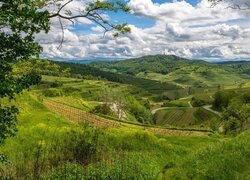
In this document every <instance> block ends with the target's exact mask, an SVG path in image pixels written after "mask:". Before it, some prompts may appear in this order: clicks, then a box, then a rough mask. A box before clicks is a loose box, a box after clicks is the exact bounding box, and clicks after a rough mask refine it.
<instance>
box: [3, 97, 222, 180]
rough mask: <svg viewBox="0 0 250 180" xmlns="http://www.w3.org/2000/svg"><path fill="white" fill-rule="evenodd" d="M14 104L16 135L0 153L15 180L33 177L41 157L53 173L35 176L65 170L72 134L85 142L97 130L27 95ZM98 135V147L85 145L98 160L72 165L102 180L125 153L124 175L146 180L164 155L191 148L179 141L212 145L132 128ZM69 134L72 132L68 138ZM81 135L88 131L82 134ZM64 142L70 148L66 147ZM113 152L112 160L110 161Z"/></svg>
mask: <svg viewBox="0 0 250 180" xmlns="http://www.w3.org/2000/svg"><path fill="white" fill-rule="evenodd" d="M17 105H18V106H20V108H21V112H20V115H19V117H18V119H19V120H18V129H19V131H18V133H17V135H16V136H15V137H13V138H9V139H8V140H7V141H6V143H5V144H4V145H3V146H1V147H0V151H1V152H2V153H4V154H6V155H7V156H8V158H9V160H10V161H11V163H12V164H10V165H9V166H10V168H12V171H14V172H15V173H16V175H18V177H19V178H21V177H30V176H32V175H34V174H33V173H34V172H33V170H34V169H33V168H34V167H35V165H37V166H39V167H40V166H41V165H42V162H43V161H42V159H43V158H42V157H43V156H44V158H45V159H44V161H45V162H46V163H48V167H51V166H53V169H54V170H55V171H56V172H53V173H52V172H51V169H46V168H44V169H40V170H39V173H40V175H44V176H45V175H46V176H47V175H49V176H53V175H55V174H57V173H59V171H60V168H61V167H64V163H67V162H69V159H68V158H70V157H71V156H72V154H70V153H71V150H70V149H68V148H73V147H74V143H73V142H74V141H76V142H77V140H76V139H75V138H76V137H75V138H73V137H72V138H73V139H74V141H70V139H68V138H70V137H71V136H75V135H77V136H78V134H79V136H81V134H82V133H83V135H84V136H86V138H90V137H89V136H91V137H92V138H94V136H92V134H93V135H94V134H95V132H96V130H95V129H96V128H87V129H86V128H83V127H81V126H78V125H74V124H71V123H69V122H68V121H66V120H65V119H63V118H62V117H60V116H58V115H56V114H54V113H52V112H51V111H49V110H48V109H47V108H46V107H44V106H43V105H42V104H40V103H39V102H37V101H35V100H33V99H32V98H31V97H30V96H29V95H28V94H26V93H25V94H24V95H23V96H21V97H20V98H18V99H17ZM99 131H100V133H98V136H99V138H98V145H96V143H97V142H96V140H93V139H91V138H90V139H89V142H88V143H90V144H89V146H90V147H92V146H93V147H96V148H98V155H96V156H98V157H99V156H100V157H101V159H102V160H101V159H100V160H97V161H96V159H92V160H90V165H89V166H88V165H87V166H86V165H84V166H82V165H80V164H78V163H77V162H76V163H77V166H80V167H82V168H84V169H86V168H87V169H88V168H90V169H92V170H91V171H93V173H94V174H95V176H98V175H99V174H98V173H99V171H101V172H102V173H101V174H102V176H103V177H104V176H105V173H104V169H105V171H106V173H111V172H112V173H114V176H113V177H117V176H116V175H117V174H118V175H119V174H120V173H121V172H119V162H122V161H123V160H122V158H124V157H123V156H124V154H125V160H126V163H124V162H123V163H124V164H123V165H124V168H125V169H127V170H126V171H127V172H125V176H126V177H130V176H131V175H133V174H134V176H135V177H139V176H140V175H142V174H146V175H147V177H150V178H151V179H154V178H155V177H157V176H158V174H159V172H161V169H162V168H163V167H164V165H165V164H166V163H167V162H168V161H170V159H169V155H171V161H173V160H177V159H178V158H180V156H181V155H182V153H180V152H185V153H188V152H189V151H190V150H191V148H190V146H189V145H188V144H185V143H184V144H182V142H188V141H189V142H190V143H193V144H195V145H198V144H200V143H201V144H203V143H204V142H205V141H207V142H214V141H217V140H216V139H213V138H209V137H189V138H188V137H183V139H182V138H180V137H178V139H179V140H178V143H177V140H176V139H173V138H172V137H169V136H161V137H157V136H155V135H153V134H151V133H149V132H147V131H144V130H140V129H131V128H129V127H120V128H109V129H106V130H99ZM71 132H72V133H73V132H74V133H73V134H72V133H71ZM84 132H88V133H87V134H86V133H84ZM201 139H202V140H201ZM80 140H81V139H79V141H80ZM65 143H66V144H67V143H73V144H71V145H67V146H66V144H65ZM83 143H84V142H83ZM85 143H86V142H85ZM56 144H57V145H56ZM63 144H65V145H63ZM181 144H182V145H181ZM54 146H56V147H57V148H59V149H60V148H62V149H61V150H58V151H54V150H53V151H51V150H52V149H54V148H55V147H54ZM51 148H52V149H51ZM79 148H80V147H79ZM40 149H41V150H42V151H41V153H42V155H41V156H42V157H40V158H39V162H38V164H36V161H35V159H36V157H37V153H38V152H39V150H40ZM64 151H68V154H66V156H65V157H64V155H63V154H62V153H63V152H64ZM99 153H100V154H99ZM113 154H117V156H114V157H113V158H112V155H113ZM59 157H62V158H63V157H64V158H66V159H65V160H63V159H62V160H61V161H62V162H60V163H59V164H54V165H52V164H50V163H52V162H57V161H56V158H59ZM97 159H98V158H97ZM135 159H137V160H138V162H137V165H138V167H140V168H139V169H136V171H135V170H132V169H131V167H134V166H132V165H131V163H132V162H133V161H134V160H135ZM111 162H112V163H111ZM115 162H117V163H118V164H116V163H115ZM12 165H14V166H12ZM9 166H7V167H5V168H6V169H5V170H7V171H9V170H10V169H8V168H9ZM70 166H71V165H70ZM101 167H102V168H104V169H102V168H101ZM40 168H41V167H40ZM98 168H101V169H99V170H98ZM152 168H153V169H152ZM14 172H13V173H14ZM51 173H52V174H51ZM59 174H60V173H59ZM57 175H58V174H57ZM92 175H93V174H92ZM146 175H145V176H146Z"/></svg>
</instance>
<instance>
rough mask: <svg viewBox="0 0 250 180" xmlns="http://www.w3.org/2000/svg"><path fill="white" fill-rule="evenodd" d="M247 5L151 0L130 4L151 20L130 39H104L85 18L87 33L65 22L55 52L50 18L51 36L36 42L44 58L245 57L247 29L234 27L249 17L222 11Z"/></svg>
mask: <svg viewBox="0 0 250 180" xmlns="http://www.w3.org/2000/svg"><path fill="white" fill-rule="evenodd" d="M245 1H246V0H245ZM245 1H244V0H240V1H234V0H228V1H227V2H226V3H221V4H219V5H217V6H216V7H214V8H211V4H209V3H208V1H207V0H201V1H200V3H198V4H197V5H196V6H192V5H191V4H189V3H188V2H186V1H173V2H165V3H161V4H159V3H155V2H153V1H152V0H129V1H128V4H129V6H130V7H131V13H132V14H133V15H134V16H140V17H147V18H151V19H153V20H154V22H155V24H154V25H153V26H152V27H147V28H141V27H138V26H136V24H134V25H132V24H131V25H130V27H131V30H132V33H131V34H126V35H122V36H121V37H118V38H114V37H113V36H112V32H111V33H107V34H106V35H105V36H104V37H103V33H102V29H101V28H100V27H98V26H96V25H94V24H92V23H91V22H88V21H87V20H86V19H80V20H78V21H79V22H80V23H81V24H80V25H82V26H90V28H89V30H90V31H88V32H87V33H86V32H85V31H82V32H76V31H74V30H75V27H73V26H72V24H71V23H70V22H66V21H65V22H63V24H64V29H65V30H64V43H63V46H62V48H61V49H58V48H57V47H58V45H59V44H60V41H61V38H62V34H61V28H60V26H59V24H58V22H57V20H56V19H52V22H51V26H52V28H51V31H50V33H49V34H47V35H45V34H39V35H38V36H37V37H36V39H37V41H38V42H39V43H40V44H42V46H43V47H44V52H43V54H42V56H43V57H45V58H53V59H55V58H56V59H58V58H66V59H88V58H98V57H99V58H130V57H138V56H143V55H149V54H162V53H164V54H174V55H177V56H181V57H188V58H222V59H223V58H224V59H233V58H249V55H250V45H249V42H250V26H249V25H244V26H243V25H242V23H238V22H239V20H242V19H246V18H247V17H248V16H249V13H247V12H245V11H244V12H242V11H238V10H234V9H230V8H225V7H228V6H229V5H232V3H235V2H238V3H244V2H245ZM79 3H80V4H81V5H83V4H84V3H83V1H76V2H75V4H71V8H73V9H77V7H80V4H79ZM85 3H86V1H85ZM229 3H231V4H229ZM105 16H106V18H110V17H109V16H108V15H105ZM232 21H233V22H234V23H232ZM244 23H245V24H250V21H249V20H245V21H244ZM78 26H79V24H78Z"/></svg>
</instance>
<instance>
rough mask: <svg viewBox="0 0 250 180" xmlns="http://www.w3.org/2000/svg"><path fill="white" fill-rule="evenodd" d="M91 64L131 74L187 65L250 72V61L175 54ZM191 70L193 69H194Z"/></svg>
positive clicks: (171, 69) (174, 68) (168, 69)
mask: <svg viewBox="0 0 250 180" xmlns="http://www.w3.org/2000/svg"><path fill="white" fill-rule="evenodd" d="M89 65H90V66H92V67H96V68H99V69H102V70H105V71H110V72H118V73H124V74H131V75H137V74H139V73H141V72H146V73H147V72H153V73H160V74H168V73H171V72H175V71H177V70H180V69H183V68H186V67H194V68H197V67H205V68H210V69H211V68H214V69H222V70H225V71H230V72H235V73H243V74H250V62H244V61H241V62H238V63H235V62H228V63H220V64H216V63H209V62H206V61H203V60H188V59H185V58H180V57H177V56H174V55H152V56H144V57H140V58H135V59H128V60H122V61H112V62H93V63H90V64H89ZM190 70H191V71H193V69H190Z"/></svg>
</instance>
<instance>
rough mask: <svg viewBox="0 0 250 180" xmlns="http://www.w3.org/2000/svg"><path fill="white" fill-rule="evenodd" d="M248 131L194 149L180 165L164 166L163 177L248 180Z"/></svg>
mask: <svg viewBox="0 0 250 180" xmlns="http://www.w3.org/2000/svg"><path fill="white" fill-rule="evenodd" d="M249 141H250V131H247V132H245V133H242V134H241V135H239V136H238V137H236V138H233V139H231V140H226V141H222V142H218V143H215V144H212V145H209V146H206V147H200V148H198V149H196V150H195V151H194V152H193V153H192V154H191V155H189V156H187V157H186V158H184V159H183V160H182V162H180V164H172V167H170V168H168V169H167V168H166V169H165V173H164V178H165V179H249V178H250V165H249V161H250V157H249V154H250V145H249Z"/></svg>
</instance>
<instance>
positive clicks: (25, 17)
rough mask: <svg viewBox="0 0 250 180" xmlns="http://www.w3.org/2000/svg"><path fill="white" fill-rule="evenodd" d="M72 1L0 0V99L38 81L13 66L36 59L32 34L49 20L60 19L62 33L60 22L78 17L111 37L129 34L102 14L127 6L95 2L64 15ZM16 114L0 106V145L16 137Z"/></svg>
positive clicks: (44, 27) (37, 48) (37, 50)
mask: <svg viewBox="0 0 250 180" xmlns="http://www.w3.org/2000/svg"><path fill="white" fill-rule="evenodd" d="M72 1H73V0H70V1H68V2H66V3H65V4H61V2H63V1H61V0H53V1H52V0H39V1H34V0H22V1H20V0H0V42H1V43H0V99H3V98H7V99H10V100H13V99H14V97H15V95H16V94H19V93H21V92H22V91H23V90H24V89H27V88H29V87H30V86H31V85H34V84H37V83H39V81H40V80H41V77H40V76H39V74H38V73H35V72H31V73H29V74H24V75H13V73H12V66H13V64H14V63H16V62H17V61H18V60H20V59H25V58H29V57H32V56H39V54H40V53H41V51H42V47H41V46H40V45H39V44H38V43H37V42H35V40H34V39H35V35H36V34H37V33H39V32H41V31H44V32H45V33H48V32H49V30H50V19H51V18H59V22H60V24H61V27H62V32H63V26H62V21H61V20H62V19H66V20H69V21H71V22H72V21H73V20H74V19H76V18H79V17H85V18H87V19H89V20H91V21H92V22H94V23H96V24H97V25H99V26H101V27H103V28H104V30H105V32H106V31H111V30H112V31H114V36H118V35H119V34H124V33H127V32H130V28H129V27H128V26H127V24H112V23H110V22H109V21H107V20H105V19H104V18H103V17H102V15H101V13H103V12H104V11H114V12H117V11H119V10H121V11H125V12H128V11H129V8H128V7H127V6H126V4H124V3H121V2H120V1H117V2H112V1H105V2H102V1H100V0H97V1H95V2H92V3H90V4H88V5H87V6H86V7H83V8H82V10H80V11H79V12H78V13H79V14H77V15H75V14H74V15H73V14H72V12H71V11H70V10H65V11H64V14H63V13H62V10H64V9H65V8H66V7H67V5H68V4H70V3H71V2H72ZM53 3H54V4H55V5H56V7H57V9H58V10H57V11H56V12H49V11H48V10H46V6H48V5H49V4H53ZM62 42H63V39H62ZM62 42H61V43H62ZM17 113H18V109H17V108H16V107H15V106H8V105H3V104H2V103H1V104H0V143H3V142H4V140H5V139H6V138H8V137H9V136H13V135H14V134H15V132H16V125H15V124H16V115H17Z"/></svg>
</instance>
